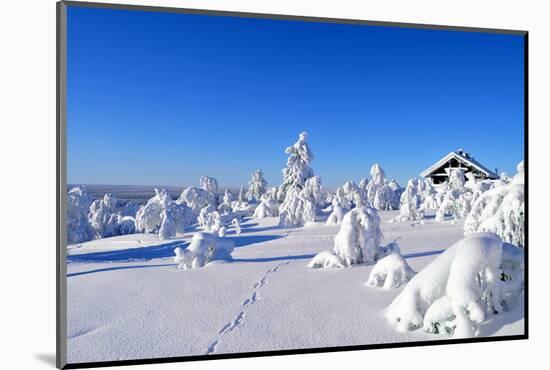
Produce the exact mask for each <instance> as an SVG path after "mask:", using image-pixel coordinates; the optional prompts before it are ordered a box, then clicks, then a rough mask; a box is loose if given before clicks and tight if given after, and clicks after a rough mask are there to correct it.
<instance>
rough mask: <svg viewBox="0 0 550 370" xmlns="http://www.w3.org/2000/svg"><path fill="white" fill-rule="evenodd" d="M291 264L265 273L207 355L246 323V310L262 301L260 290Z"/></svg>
mask: <svg viewBox="0 0 550 370" xmlns="http://www.w3.org/2000/svg"><path fill="white" fill-rule="evenodd" d="M289 263H290V261H287V262H282V263H279V264H277V265H275V266H274V267H272V268H270V269H269V270H267V271H266V272H265V275H264V276H262V278H261V279H260V280H259V281H258V282H256V283H255V284H254V285H253V286H252V289H254V290H253V291H252V293H251V294H250V297H248V298H246V299H245V300H244V301H243V302H242V303H241V307H240V308H241V310H240V311H239V313H237V316H236V317H235V318H234V319H233V320H231V321H229V322H228V323H226V324H225V325H224V326H223V327H222V328H221V329H220V330H219V331H218V336H217V337H216V338H215V339H214V340H213V341H212V342H211V343H210V344H209V345H208V349H207V350H206V354H207V355H209V354H212V353H214V352H215V351H216V348H217V346H218V344H219V343H220V341H221V339H222V338H223V337H224V336H225V335H227V334H229V333H231V332H232V331H233V330H234V329H236V328H238V327H239V326H241V325H242V324H243V323H244V321H245V317H246V310H245V309H246V308H248V307H249V306H251V305H253V304H256V303H258V302H259V301H260V294H259V291H258V289H260V288H261V287H263V286H264V285H265V284H267V282H268V278H269V275H270V274H273V273H274V272H277V271H278V270H279V269H280V268H281V267H282V266H284V265H288V264H289Z"/></svg>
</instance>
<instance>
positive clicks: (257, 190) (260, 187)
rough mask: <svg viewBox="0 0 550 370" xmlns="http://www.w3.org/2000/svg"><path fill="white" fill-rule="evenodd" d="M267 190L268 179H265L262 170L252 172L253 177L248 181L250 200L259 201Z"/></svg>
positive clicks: (248, 198) (247, 194) (248, 196)
mask: <svg viewBox="0 0 550 370" xmlns="http://www.w3.org/2000/svg"><path fill="white" fill-rule="evenodd" d="M266 191H267V181H265V179H264V173H263V172H262V170H259V169H258V170H256V171H254V172H253V173H252V179H251V180H250V182H249V183H248V192H247V193H246V196H247V200H248V201H249V202H253V203H258V202H260V201H261V199H262V196H263V195H264V194H265V193H266Z"/></svg>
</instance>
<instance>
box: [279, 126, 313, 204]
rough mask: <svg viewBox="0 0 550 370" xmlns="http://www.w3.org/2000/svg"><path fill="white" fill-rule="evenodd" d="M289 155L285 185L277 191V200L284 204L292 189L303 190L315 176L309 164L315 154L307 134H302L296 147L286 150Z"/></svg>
mask: <svg viewBox="0 0 550 370" xmlns="http://www.w3.org/2000/svg"><path fill="white" fill-rule="evenodd" d="M285 153H286V154H288V160H287V166H286V168H285V169H283V183H282V184H281V186H279V190H278V191H277V199H278V200H279V201H280V202H283V201H284V200H285V199H286V195H287V193H288V191H289V190H290V189H291V188H296V189H297V190H298V191H299V190H301V189H302V188H303V187H304V185H305V182H306V180H307V179H309V178H310V177H312V176H313V170H312V169H311V168H310V167H309V164H310V163H311V161H312V160H313V153H312V152H311V149H310V148H309V145H308V143H307V132H302V133H301V134H300V136H299V138H298V141H296V143H294V145H292V146H289V147H288V148H286V150H285Z"/></svg>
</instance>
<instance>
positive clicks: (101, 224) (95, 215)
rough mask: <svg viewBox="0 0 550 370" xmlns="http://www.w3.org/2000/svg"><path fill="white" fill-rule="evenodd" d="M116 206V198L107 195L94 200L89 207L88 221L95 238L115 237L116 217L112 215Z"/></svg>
mask: <svg viewBox="0 0 550 370" xmlns="http://www.w3.org/2000/svg"><path fill="white" fill-rule="evenodd" d="M116 206H117V198H116V196H114V195H112V194H110V193H107V194H105V195H104V196H103V198H102V199H96V200H94V201H93V203H92V205H91V206H90V213H89V220H90V224H91V225H92V227H93V228H94V230H95V233H96V235H97V237H99V238H107V237H110V236H115V235H117V234H116V232H117V228H118V226H117V221H118V218H117V217H112V216H116V215H113V214H114V212H115V210H116Z"/></svg>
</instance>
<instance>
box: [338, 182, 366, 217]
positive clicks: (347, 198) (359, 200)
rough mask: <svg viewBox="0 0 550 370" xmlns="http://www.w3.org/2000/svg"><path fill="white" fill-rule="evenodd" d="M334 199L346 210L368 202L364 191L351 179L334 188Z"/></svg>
mask: <svg viewBox="0 0 550 370" xmlns="http://www.w3.org/2000/svg"><path fill="white" fill-rule="evenodd" d="M335 200H336V203H337V204H338V205H339V206H340V207H342V208H344V209H346V210H350V209H352V208H355V207H362V206H366V205H367V203H368V200H367V197H366V191H365V190H363V189H362V188H361V187H359V186H357V185H356V184H355V183H354V182H353V181H347V182H346V183H345V184H344V185H342V186H340V187H339V188H338V189H336V194H335Z"/></svg>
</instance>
